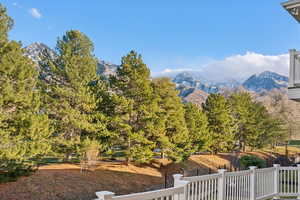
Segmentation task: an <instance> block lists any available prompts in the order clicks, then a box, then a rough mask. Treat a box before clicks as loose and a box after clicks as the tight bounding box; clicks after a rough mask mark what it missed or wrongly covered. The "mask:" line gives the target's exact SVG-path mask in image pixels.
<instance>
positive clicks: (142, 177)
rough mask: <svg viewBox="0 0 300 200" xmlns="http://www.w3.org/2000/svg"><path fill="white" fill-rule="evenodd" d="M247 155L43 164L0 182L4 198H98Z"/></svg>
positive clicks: (157, 183)
mask: <svg viewBox="0 0 300 200" xmlns="http://www.w3.org/2000/svg"><path fill="white" fill-rule="evenodd" d="M289 151H290V152H291V153H299V149H296V148H289ZM283 152H284V151H283V150H282V148H279V149H277V150H276V153H277V154H282V153H283ZM271 153H274V152H272V151H271V150H269V152H266V151H257V152H248V153H247V154H254V155H257V156H259V157H262V158H267V157H271V156H272V154H271ZM244 154H245V153H241V154H240V155H233V154H229V153H227V154H226V153H224V154H219V155H195V156H192V157H191V158H190V159H189V160H188V161H186V162H184V163H180V164H179V163H177V164H176V163H171V162H170V161H168V160H166V159H159V160H155V162H153V163H152V165H147V166H134V165H129V166H126V165H122V164H121V163H117V162H101V163H100V165H99V167H97V168H95V169H93V170H90V171H89V172H85V173H80V166H79V165H74V164H51V165H47V166H43V167H40V168H39V170H38V171H37V172H36V173H34V174H33V175H31V176H29V177H21V178H20V179H18V181H17V182H10V183H5V184H0V200H91V199H93V198H96V197H95V192H97V191H103V190H108V191H113V192H115V193H116V194H128V193H134V192H141V191H146V190H149V189H153V188H160V187H162V186H163V183H164V177H163V176H164V173H165V172H166V171H167V174H168V176H169V178H171V175H172V174H174V173H182V169H185V170H186V171H189V170H194V169H199V173H200V174H204V173H207V172H208V168H210V169H212V171H216V170H217V168H218V167H219V166H223V165H224V164H225V165H227V166H228V165H229V163H230V160H232V159H233V158H234V156H242V155H244ZM161 166H163V167H161ZM160 167H161V168H160Z"/></svg>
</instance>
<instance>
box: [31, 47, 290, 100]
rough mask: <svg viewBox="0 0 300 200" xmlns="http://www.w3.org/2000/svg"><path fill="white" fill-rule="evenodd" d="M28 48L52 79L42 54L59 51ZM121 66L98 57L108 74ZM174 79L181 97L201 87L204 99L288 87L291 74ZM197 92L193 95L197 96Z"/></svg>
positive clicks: (183, 74) (50, 55)
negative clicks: (218, 79) (241, 89)
mask: <svg viewBox="0 0 300 200" xmlns="http://www.w3.org/2000/svg"><path fill="white" fill-rule="evenodd" d="M25 49H26V55H27V56H28V57H30V58H31V59H32V60H33V61H34V62H35V63H36V64H37V70H38V71H39V72H40V78H42V79H44V80H46V81H51V80H52V79H53V78H55V77H53V74H52V72H51V69H50V68H49V67H48V66H47V65H45V64H43V63H42V59H41V58H42V57H43V56H46V57H47V58H48V59H53V60H55V58H56V57H57V55H56V53H55V51H54V50H52V49H51V48H49V47H48V46H47V45H45V44H43V43H33V44H31V45H29V46H28V47H26V48H25ZM118 67H119V66H118V65H115V64H111V63H108V62H105V61H103V60H98V68H97V73H98V74H99V75H103V76H105V77H108V76H109V75H111V74H114V73H115V72H116V70H117V68H118ZM237 78H238V77H237ZM172 81H173V82H174V83H175V84H176V86H177V89H178V90H179V91H180V96H181V97H183V98H185V97H187V96H189V95H191V94H193V93H194V94H195V92H196V94H197V95H198V94H200V93H201V92H199V91H203V92H204V93H203V94H205V95H203V94H202V93H201V95H200V96H201V99H202V100H203V98H205V96H206V93H207V94H210V93H218V92H222V91H223V90H224V89H235V88H238V87H241V86H242V87H244V88H245V89H247V90H249V91H253V92H256V93H262V92H264V91H270V90H272V89H281V88H286V87H287V85H288V77H286V76H282V75H280V74H277V73H275V72H270V71H265V72H263V73H261V74H256V75H252V76H251V77H249V78H248V79H247V80H246V81H245V82H244V83H240V82H238V81H235V80H230V81H224V82H212V81H209V80H208V79H207V78H204V77H203V76H202V75H201V73H193V72H188V71H187V72H181V73H179V74H177V75H176V76H175V77H174V78H173V80H172ZM197 95H192V96H193V98H196V96H197Z"/></svg>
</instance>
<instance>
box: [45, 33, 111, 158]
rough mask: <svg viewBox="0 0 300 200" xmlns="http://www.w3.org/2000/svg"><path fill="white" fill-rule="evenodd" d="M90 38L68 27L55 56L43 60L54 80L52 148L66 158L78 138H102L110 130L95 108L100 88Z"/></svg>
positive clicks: (52, 93)
mask: <svg viewBox="0 0 300 200" xmlns="http://www.w3.org/2000/svg"><path fill="white" fill-rule="evenodd" d="M93 49H94V47H93V44H92V42H91V41H90V39H89V38H88V37H87V36H86V35H84V34H83V33H81V32H80V31H77V30H71V31H68V32H66V34H65V35H64V36H63V37H62V38H60V39H58V41H57V46H56V50H57V55H58V57H57V59H56V60H54V61H51V60H46V62H45V63H46V65H49V66H50V67H51V68H52V70H53V72H54V74H53V77H54V79H55V80H56V82H55V83H54V84H52V85H50V89H49V92H48V95H49V96H50V98H49V99H50V101H49V102H48V104H49V105H50V109H49V111H50V112H51V113H50V116H51V117H52V119H53V120H54V121H55V130H56V132H57V135H58V137H57V142H56V145H57V146H56V147H55V149H56V150H58V151H59V152H61V153H64V154H65V155H66V158H68V157H69V156H70V155H71V154H72V153H75V152H77V150H78V148H79V147H80V143H81V140H83V139H85V138H89V139H92V140H101V138H102V137H103V136H105V135H108V134H109V132H108V131H107V129H106V118H105V116H104V115H103V114H102V113H101V112H99V110H97V101H98V100H99V99H97V94H95V92H99V91H97V90H98V89H101V86H99V85H98V84H99V82H101V80H99V79H98V77H97V74H96V68H97V60H96V58H95V57H94V55H93Z"/></svg>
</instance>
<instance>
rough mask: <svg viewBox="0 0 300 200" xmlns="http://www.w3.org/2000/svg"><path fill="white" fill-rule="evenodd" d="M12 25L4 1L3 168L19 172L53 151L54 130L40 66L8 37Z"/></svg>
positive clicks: (0, 53)
mask: <svg viewBox="0 0 300 200" xmlns="http://www.w3.org/2000/svg"><path fill="white" fill-rule="evenodd" d="M11 26H12V20H11V19H10V17H8V16H7V14H6V11H5V9H4V8H3V7H2V6H1V5H0V43H1V45H0V138H1V139H0V168H2V169H5V170H7V171H8V173H9V175H19V173H21V172H22V171H24V170H28V169H30V168H31V167H32V166H33V165H35V164H36V161H38V160H39V159H40V158H42V157H43V156H44V155H45V154H47V153H48V152H49V151H50V149H51V146H50V140H51V131H50V128H49V120H48V117H47V115H46V114H44V112H43V110H42V109H41V107H40V93H39V91H38V90H37V78H38V77H37V71H36V68H35V66H34V64H33V62H32V61H31V60H30V59H29V58H27V57H25V56H24V53H25V52H24V50H23V49H22V47H21V44H20V43H17V42H15V41H9V39H8V38H7V31H8V30H9V29H10V28H11Z"/></svg>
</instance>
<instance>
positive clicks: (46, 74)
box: [25, 42, 118, 81]
mask: <svg viewBox="0 0 300 200" xmlns="http://www.w3.org/2000/svg"><path fill="white" fill-rule="evenodd" d="M25 51H26V53H25V55H27V56H28V57H29V58H31V59H32V60H33V61H34V62H35V63H36V64H37V70H38V71H39V74H40V78H42V79H44V80H48V81H49V80H50V79H52V76H53V75H52V73H51V69H50V68H49V67H48V66H47V65H44V64H43V63H42V62H43V60H42V57H47V58H48V59H50V60H55V58H56V57H57V55H56V53H55V51H54V50H53V49H51V48H49V47H48V46H47V45H45V44H43V43H38V42H36V43H33V44H31V45H29V46H27V47H25ZM117 68H118V65H115V64H112V63H108V62H105V61H103V60H100V59H98V68H97V73H98V74H99V75H103V76H106V77H108V76H109V75H111V74H114V73H115V72H116V70H117Z"/></svg>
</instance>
